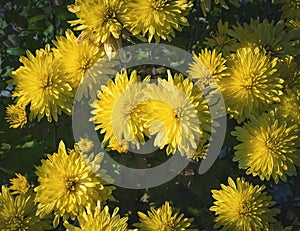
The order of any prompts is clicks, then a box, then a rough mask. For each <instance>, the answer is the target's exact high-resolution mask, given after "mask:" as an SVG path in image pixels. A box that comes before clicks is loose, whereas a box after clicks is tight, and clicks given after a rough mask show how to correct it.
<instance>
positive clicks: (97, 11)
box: [68, 0, 127, 43]
mask: <svg viewBox="0 0 300 231" xmlns="http://www.w3.org/2000/svg"><path fill="white" fill-rule="evenodd" d="M126 2H127V1H126V0H76V1H75V4H73V5H70V6H68V9H69V11H71V12H72V13H75V14H76V16H77V18H78V19H76V20H73V21H70V23H71V25H72V26H74V25H78V26H77V27H75V30H82V31H83V32H82V36H81V37H87V38H89V39H91V40H92V41H93V42H94V43H110V40H111V39H112V40H118V39H120V38H121V37H120V36H121V33H122V29H123V24H124V21H125V19H126V12H127V3H126Z"/></svg>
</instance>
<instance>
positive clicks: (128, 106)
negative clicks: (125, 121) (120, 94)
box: [122, 102, 135, 118]
mask: <svg viewBox="0 0 300 231" xmlns="http://www.w3.org/2000/svg"><path fill="white" fill-rule="evenodd" d="M134 108H135V105H134V104H133V103H130V102H126V103H124V105H123V107H122V110H123V113H124V116H125V117H126V118H129V117H131V114H132V111H133V110H134Z"/></svg>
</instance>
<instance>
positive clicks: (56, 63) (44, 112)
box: [12, 45, 73, 122]
mask: <svg viewBox="0 0 300 231" xmlns="http://www.w3.org/2000/svg"><path fill="white" fill-rule="evenodd" d="M20 62H21V63H23V66H21V67H19V68H18V69H17V70H15V71H13V72H12V78H13V80H12V83H13V84H14V85H15V90H14V93H13V96H14V97H17V104H19V105H22V106H24V107H26V106H27V105H28V104H30V115H29V119H30V120H32V119H35V118H37V119H38V121H40V120H41V119H42V118H43V117H44V116H46V117H47V119H48V121H49V122H51V121H52V119H53V120H55V121H57V120H58V115H60V114H61V112H62V111H63V112H65V113H66V114H68V115H70V114H71V111H72V105H73V93H72V87H71V86H70V84H69V82H70V80H69V79H68V77H66V74H65V73H64V72H62V64H61V62H60V60H59V59H57V57H55V56H54V53H53V52H52V51H51V50H50V46H49V45H47V46H46V48H45V49H40V50H37V51H36V56H33V54H31V53H30V52H29V51H27V58H26V57H21V58H20Z"/></svg>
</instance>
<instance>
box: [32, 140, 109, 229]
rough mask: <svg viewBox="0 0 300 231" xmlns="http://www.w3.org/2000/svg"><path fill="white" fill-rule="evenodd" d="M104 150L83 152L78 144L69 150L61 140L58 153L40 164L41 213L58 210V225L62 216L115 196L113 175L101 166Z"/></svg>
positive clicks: (56, 219)
mask: <svg viewBox="0 0 300 231" xmlns="http://www.w3.org/2000/svg"><path fill="white" fill-rule="evenodd" d="M101 161H102V155H101V153H100V154H98V155H95V156H94V155H92V154H90V155H89V156H87V155H82V154H81V153H80V152H79V150H78V149H77V147H76V146H75V147H74V149H71V150H69V151H68V153H67V151H66V148H65V145H64V143H63V142H62V141H61V142H60V143H59V148H58V153H54V154H53V155H48V159H47V160H42V165H41V166H39V167H37V170H38V171H37V175H38V181H39V182H40V185H39V186H37V187H36V188H35V191H36V192H37V195H36V202H39V205H38V211H37V213H38V215H44V214H49V213H51V212H52V211H54V214H55V215H56V217H55V220H54V225H55V226H56V225H57V224H58V222H59V219H60V217H61V216H62V217H63V219H64V220H67V219H68V218H69V217H70V218H71V219H75V218H76V216H78V215H80V214H81V213H83V212H84V209H85V208H86V207H88V206H92V205H93V204H95V203H96V202H97V200H100V201H101V202H102V203H105V202H106V200H108V199H113V196H112V195H111V193H112V190H113V189H114V187H113V186H109V185H108V182H110V183H112V180H111V178H110V177H109V176H107V175H105V171H104V170H99V169H100V162H101Z"/></svg>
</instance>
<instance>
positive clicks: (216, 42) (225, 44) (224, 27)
mask: <svg viewBox="0 0 300 231" xmlns="http://www.w3.org/2000/svg"><path fill="white" fill-rule="evenodd" d="M228 25H229V23H228V22H225V23H224V24H223V23H222V21H221V20H219V22H218V24H217V27H218V31H217V32H216V34H212V35H211V37H212V38H205V41H204V44H206V45H208V46H211V47H213V48H215V49H216V51H217V52H222V53H223V54H224V55H228V54H229V53H230V49H229V47H231V46H232V45H234V44H235V43H236V41H237V40H236V39H235V38H231V37H229V36H228V34H227V32H228Z"/></svg>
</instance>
